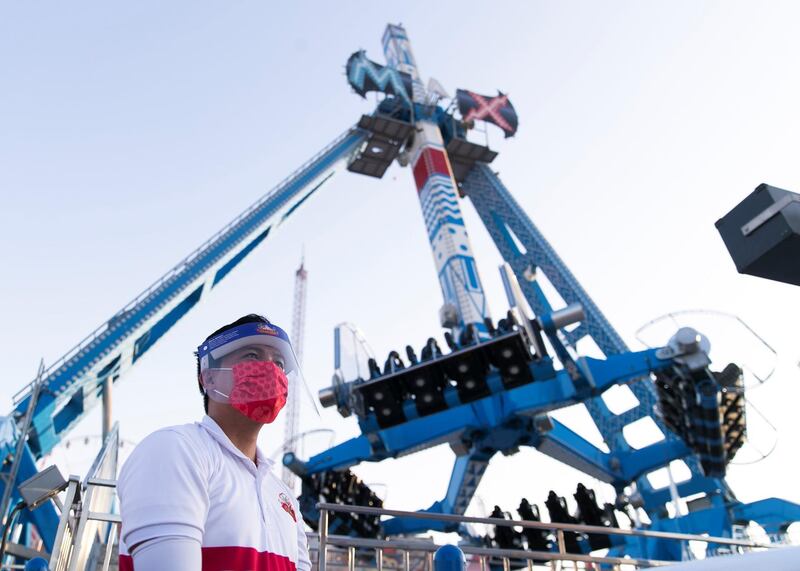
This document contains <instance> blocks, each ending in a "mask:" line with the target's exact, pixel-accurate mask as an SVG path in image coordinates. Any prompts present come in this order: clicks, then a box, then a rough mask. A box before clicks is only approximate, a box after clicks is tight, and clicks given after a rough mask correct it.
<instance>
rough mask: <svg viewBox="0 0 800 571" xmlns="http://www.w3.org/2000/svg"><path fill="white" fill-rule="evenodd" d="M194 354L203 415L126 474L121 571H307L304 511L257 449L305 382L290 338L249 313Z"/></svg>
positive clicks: (170, 432)
mask: <svg viewBox="0 0 800 571" xmlns="http://www.w3.org/2000/svg"><path fill="white" fill-rule="evenodd" d="M196 356H197V373H198V383H199V385H200V391H201V393H202V394H203V403H204V406H205V410H206V416H205V417H204V418H203V420H202V421H201V422H197V423H194V424H186V425H181V426H173V427H169V428H164V429H161V430H159V431H156V432H154V433H153V434H151V435H150V436H148V437H147V438H145V439H144V440H143V441H142V442H141V444H139V445H138V446H137V447H136V449H135V450H134V451H133V453H132V454H131V456H130V458H129V459H128V461H127V462H126V463H125V465H124V466H123V467H122V471H121V473H120V477H119V483H118V487H117V491H118V495H119V499H120V513H121V516H122V530H121V541H120V561H119V563H120V571H130V570H133V569H135V570H136V571H161V570H170V571H200V570H202V571H222V570H226V571H244V570H248V571H251V570H252V571H264V570H269V571H309V570H310V569H311V563H310V561H309V557H308V546H307V543H306V535H305V530H304V527H303V518H302V516H301V514H300V509H299V507H298V505H297V502H296V500H295V498H294V497H293V495H292V492H291V490H289V489H288V488H287V487H286V486H285V485H284V484H283V482H281V480H280V479H279V478H278V477H277V476H275V475H274V474H273V473H272V471H271V468H272V461H271V460H268V459H267V458H266V456H264V453H263V452H262V451H261V450H260V449H259V448H258V447H257V445H256V441H257V438H258V434H259V432H260V430H261V428H262V427H263V426H264V425H265V424H269V423H271V422H273V421H274V420H275V418H276V417H277V415H278V413H279V412H280V410H281V408H283V406H284V405H285V404H286V398H287V395H288V392H289V391H288V388H289V385H290V384H291V383H296V382H301V381H300V379H301V373H300V368H299V365H298V363H297V359H296V357H295V354H294V351H293V350H292V346H291V343H290V342H289V337H288V336H287V335H286V333H285V332H284V331H283V330H282V329H281V328H280V327H278V326H276V325H274V324H272V323H270V322H269V321H268V320H267V319H265V318H264V317H261V316H259V315H254V314H251V315H247V316H245V317H242V318H241V319H238V320H237V321H234V322H233V323H231V324H229V325H226V326H224V327H222V328H221V329H219V330H217V331H215V332H214V333H212V334H211V335H209V336H208V337H207V338H206V340H205V341H204V342H203V343H202V344H201V345H200V346H199V347H198V348H197V354H196Z"/></svg>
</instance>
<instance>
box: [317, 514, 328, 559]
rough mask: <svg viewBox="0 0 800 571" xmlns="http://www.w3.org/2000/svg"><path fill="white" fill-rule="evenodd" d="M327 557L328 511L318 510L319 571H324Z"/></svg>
mask: <svg viewBox="0 0 800 571" xmlns="http://www.w3.org/2000/svg"><path fill="white" fill-rule="evenodd" d="M327 556H328V510H326V509H321V510H319V565H318V569H319V571H325V568H326V561H325V560H326V559H327Z"/></svg>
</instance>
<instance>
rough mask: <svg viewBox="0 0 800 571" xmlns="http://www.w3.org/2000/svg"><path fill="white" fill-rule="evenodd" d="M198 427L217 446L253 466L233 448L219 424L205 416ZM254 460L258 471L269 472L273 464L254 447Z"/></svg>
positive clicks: (259, 449)
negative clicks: (216, 443) (211, 438)
mask: <svg viewBox="0 0 800 571" xmlns="http://www.w3.org/2000/svg"><path fill="white" fill-rule="evenodd" d="M200 426H202V427H203V428H205V429H206V430H207V431H208V433H209V434H211V436H213V437H214V440H216V441H217V442H219V444H220V445H221V446H222V447H223V448H225V449H226V450H227V451H228V452H230V453H231V454H233V455H234V456H237V457H239V458H241V459H242V460H247V462H248V463H249V464H250V465H251V466H252V465H253V461H252V460H250V458H248V457H247V456H245V455H244V454H243V453H242V451H241V450H239V449H238V448H236V446H234V444H233V442H231V439H230V438H228V435H227V434H225V431H224V430H222V428H220V426H219V424H217V423H216V421H214V419H213V418H211V417H210V416H208V415H205V416H204V417H203V420H202V421H200ZM256 460H257V461H258V469H259V471H261V470H270V469H272V465H273V464H274V463H275V462H274V461H273V460H270V459H269V458H267V457H266V455H265V454H264V452H263V451H262V450H261V448H259V447H258V446H256Z"/></svg>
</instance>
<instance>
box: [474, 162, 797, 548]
mask: <svg viewBox="0 0 800 571" xmlns="http://www.w3.org/2000/svg"><path fill="white" fill-rule="evenodd" d="M462 190H463V192H464V193H465V194H466V196H468V197H469V198H470V200H471V201H472V203H473V204H474V206H475V208H476V210H477V212H478V214H479V216H480V217H481V220H482V221H483V223H484V225H485V226H486V228H487V230H488V231H489V234H490V235H491V236H492V239H493V240H494V242H495V245H496V246H497V248H498V250H500V253H501V255H502V256H503V259H504V260H505V261H506V262H508V263H509V264H510V265H511V267H512V269H513V270H514V273H515V274H516V276H517V279H518V280H519V283H520V286H521V288H522V291H523V293H524V295H525V298H526V300H527V301H528V303H529V304H530V306H531V308H532V309H533V310H534V312H536V313H537V314H538V315H547V314H548V313H550V312H551V311H552V309H553V308H552V306H551V304H550V302H549V300H548V299H547V297H546V295H545V294H544V292H543V290H542V288H541V286H540V285H539V284H538V283H537V281H536V279H535V276H536V272H537V271H541V272H543V273H544V275H545V276H546V277H547V279H548V280H549V281H550V283H551V284H552V285H553V287H554V288H555V289H556V291H557V292H558V293H559V295H560V296H561V297H562V298H563V300H564V301H565V302H566V303H567V304H570V303H580V304H581V305H582V306H583V308H584V311H585V314H586V319H585V320H584V321H583V323H582V324H581V325H580V326H579V327H577V328H576V329H574V330H572V331H567V330H562V332H561V333H562V335H563V338H564V339H566V340H567V342H568V343H569V344H571V345H573V346H575V345H576V344H577V342H578V341H579V340H580V339H581V338H583V337H585V336H589V337H591V338H592V339H593V340H594V342H595V343H596V344H597V346H598V347H599V348H600V350H601V351H603V353H604V354H605V355H607V356H608V355H613V354H618V353H624V352H626V351H627V350H628V348H627V346H626V345H625V343H624V341H623V340H622V338H621V337H620V336H619V334H618V333H617V332H616V331H615V330H614V328H613V327H612V326H611V324H610V323H609V321H608V320H607V319H606V318H605V316H604V315H603V314H602V312H601V311H600V309H599V308H598V307H597V305H596V304H595V303H594V301H593V300H592V299H591V298H590V297H589V295H588V294H587V293H586V291H585V290H584V289H583V287H582V286H581V285H580V283H579V282H578V280H577V279H576V278H575V276H574V275H573V274H572V272H570V270H569V269H568V268H567V266H566V264H565V263H564V262H563V261H562V260H561V258H560V257H559V256H558V254H557V253H556V252H555V250H554V249H553V248H552V246H551V245H550V244H549V243H548V242H547V240H546V239H545V238H544V236H543V235H542V234H541V232H540V231H539V230H538V228H537V227H536V226H535V225H534V224H533V222H532V221H531V220H530V218H528V216H527V215H526V214H525V212H524V210H523V209H522V208H520V206H519V204H518V203H517V202H516V200H515V199H514V197H513V196H512V195H511V193H510V192H509V191H508V189H506V187H505V186H504V185H503V183H502V182H501V181H500V179H499V178H498V177H497V175H496V174H495V173H494V172H493V171H492V170H491V169H490V168H489V166H488V165H486V164H482V163H478V164H476V165H475V167H474V168H473V169H472V171H471V172H470V173H469V175H468V176H467V178H466V180H465V181H464V184H463V185H462ZM520 246H521V247H520ZM628 386H629V387H630V388H631V390H632V391H633V393H634V395H635V396H636V398H637V399H638V400H639V404H638V405H637V406H635V407H634V408H632V409H630V410H628V411H626V412H624V413H622V414H619V415H615V414H613V413H611V411H610V410H609V409H608V407H607V406H606V404H605V402H603V400H602V399H600V398H596V397H594V398H590V399H587V400H586V401H585V403H584V404H585V405H586V407H587V409H588V410H589V412H590V414H591V416H592V419H593V420H594V421H595V424H596V426H597V428H598V430H599V431H600V433H601V435H602V436H603V439H604V441H605V442H606V444H607V446H608V447H609V449H610V450H611V453H612V454H613V455H614V456H615V457H616V458H617V459H618V460H619V462H620V464H621V466H623V467H624V468H623V472H624V473H625V477H626V478H627V479H628V482H631V481H635V482H636V484H637V489H638V491H639V493H640V494H641V495H642V498H643V500H644V508H645V510H646V511H647V512H648V515H649V516H650V518H651V520H652V521H653V526H654V528H657V529H658V528H660V529H673V530H679V531H685V532H694V533H703V532H707V533H710V534H711V535H718V536H730V534H731V517H730V511H731V510H739V511H740V512H741V513H742V514H748V515H752V516H757V517H753V518H752V519H754V521H757V522H759V523H761V522H762V521H763V522H768V521H771V520H769V518H768V517H767V516H762V515H761V514H759V512H758V511H757V510H755V509H748V508H747V507H742V504H740V503H738V502H736V501H735V499H734V496H733V493H732V492H731V491H730V489H729V487H728V485H727V483H726V482H725V480H724V479H721V478H709V477H706V476H704V475H703V473H702V472H701V470H700V467H699V462H698V459H697V458H696V457H695V456H694V455H692V454H691V453H690V452H689V450H688V449H687V448H686V446H685V444H683V442H682V441H680V439H679V438H678V437H677V436H676V435H674V434H673V433H672V432H671V431H669V430H668V429H667V428H666V427H665V426H664V424H663V423H662V422H661V420H660V419H659V418H658V417H656V416H654V415H653V411H654V410H655V404H656V400H657V399H656V395H655V391H654V389H653V386H652V384H651V383H650V381H649V379H648V378H647V377H643V380H639V381H634V382H632V383H630V384H629V385H628ZM645 417H650V418H652V419H653V421H654V422H655V423H656V425H657V426H658V427H659V429H660V430H661V431H662V432H663V433H664V435H665V440H664V441H663V442H661V443H659V444H656V445H653V447H649V448H651V449H652V452H654V453H655V452H656V450H657V447H659V446H660V447H661V448H663V449H664V452H666V450H667V449H669V450H670V451H671V452H672V453H665V454H664V455H663V456H662V457H661V460H662V461H661V462H660V463H656V464H655V465H653V464H652V463H651V462H649V461H646V462H645V463H644V465H645V466H648V467H647V468H646V469H641V468H642V464H641V459H642V454H641V452H642V451H641V450H640V451H634V450H632V449H631V447H630V446H629V445H628V444H627V443H626V442H625V440H624V438H623V437H622V429H623V427H625V426H627V425H628V424H630V423H632V422H634V421H636V420H639V419H641V418H645ZM540 450H541V448H540ZM679 452H681V453H680V454H678V453H679ZM674 454H678V455H677V456H676V455H674ZM658 457H659V456H658V454H657V453H656V454H654V457H653V458H654V459H658ZM675 458H682V459H683V460H684V461H685V462H686V464H687V465H688V466H689V468H690V470H691V478H690V479H689V480H687V481H685V482H681V483H679V484H678V485H677V489H678V493H679V495H680V496H681V497H686V496H689V495H692V494H697V493H704V494H706V496H707V497H708V498H709V500H710V502H711V504H712V506H713V507H712V508H709V509H708V510H704V512H706V513H703V512H697V513H691V514H689V515H687V516H684V517H679V518H673V519H669V518H668V517H667V513H666V510H665V508H664V504H665V503H666V502H668V501H669V500H670V492H669V490H668V489H658V490H655V489H653V487H652V486H651V485H650V483H649V482H648V480H647V479H646V478H645V477H644V474H646V472H647V471H649V470H652V469H653V468H655V467H658V466H664V465H667V464H668V463H669V462H670V461H671V460H673V459H675ZM648 460H649V459H648ZM615 487H617V488H618V490H619V489H621V486H620V485H619V484H618V483H615ZM772 508H774V509H773V511H772V512H770V513H771V515H770V516H769V517H774V518H776V520H779V521H781V524H780V525H783V526H786V525H788V523H789V522H791V521H798V519H797V516H798V515H799V514H798V510H800V507H798V506H797V505H795V504H792V503H790V502H783V503H781V504H780V509H778V508H777V507H776V506H775V505H773V506H772ZM701 513H702V515H700V514H701ZM775 514H778V515H775ZM785 517H791V518H794V519H788V520H787V519H781V518H785ZM765 518H766V519H765ZM667 546H669V547H667ZM646 547H647V551H648V552H642V551H641V549H642V543H640V542H638V541H635V542H634V541H632V542H629V543H628V545H626V546H625V548H624V553H626V554H631V555H635V554H638V555H641V556H649V557H656V556H657V555H659V551H660V550H666V551H667V552H669V550H670V549H673V550H674V544H672V545H671V544H669V542H658V541H656V542H655V543H654V544H653V545H649V546H646ZM667 554H670V553H666V552H665V553H664V555H667ZM671 555H675V553H674V552H671ZM656 558H657V557H656Z"/></svg>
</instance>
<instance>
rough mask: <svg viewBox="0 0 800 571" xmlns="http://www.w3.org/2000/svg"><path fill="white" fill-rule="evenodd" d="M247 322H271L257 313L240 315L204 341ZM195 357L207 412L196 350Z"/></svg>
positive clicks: (198, 380) (198, 383) (198, 382)
mask: <svg viewBox="0 0 800 571" xmlns="http://www.w3.org/2000/svg"><path fill="white" fill-rule="evenodd" d="M245 323H267V324H269V319H267V318H266V317H264V316H263V315H258V314H256V313H251V314H249V315H245V316H244V317H240V318H239V319H237V320H236V321H234V322H233V323H228V324H227V325H223V326H222V327H220V328H219V329H217V330H216V331H214V333H212V334H211V335H209V336H208V337H206V340H205V341H203V343H205V342H206V341H208V340H209V339H211V338H212V337H216V336H217V335H219V334H220V333H224V332H225V331H228V330H229V329H233V328H234V327H239V326H240V325H244V324H245ZM194 358H195V361H196V363H197V386H198V388H199V389H200V394H201V395H203V408H204V409H205V411H206V413H208V395H207V394H206V391H205V390H203V382H202V381H201V380H200V356H199V355H198V354H197V353H196V352H195V354H194Z"/></svg>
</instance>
